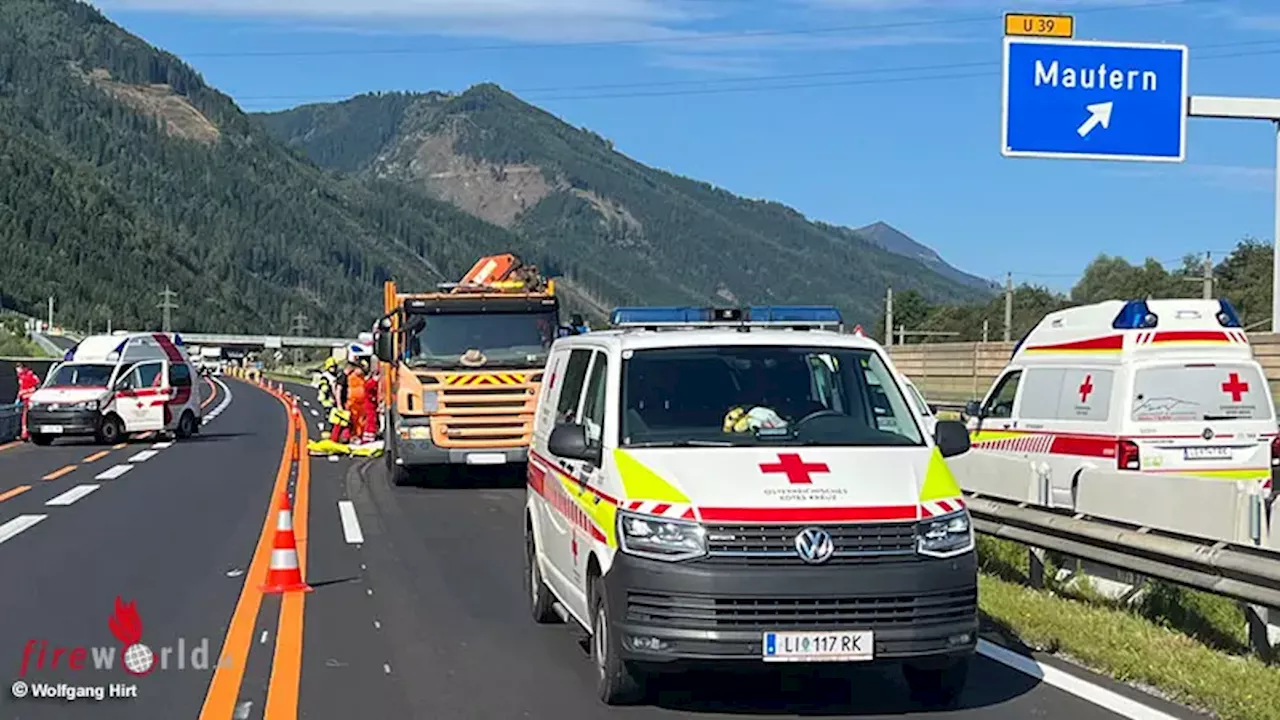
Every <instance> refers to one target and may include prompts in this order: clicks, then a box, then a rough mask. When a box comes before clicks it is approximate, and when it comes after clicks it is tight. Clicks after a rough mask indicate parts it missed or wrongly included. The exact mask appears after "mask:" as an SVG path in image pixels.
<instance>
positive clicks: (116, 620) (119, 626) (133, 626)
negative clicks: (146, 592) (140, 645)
mask: <svg viewBox="0 0 1280 720" xmlns="http://www.w3.org/2000/svg"><path fill="white" fill-rule="evenodd" d="M107 625H108V626H109V627H110V628H111V634H112V635H115V636H116V639H117V640H119V641H120V644H121V645H124V646H125V647H129V646H130V645H133V644H134V643H136V642H138V641H139V640H141V639H142V618H140V617H138V611H137V609H136V608H134V601H133V600H130V601H129V603H128V604H127V605H126V604H125V602H124V601H123V600H122V599H121V598H120V596H119V595H117V596H116V611H115V612H114V613H112V614H111V617H109V618H107Z"/></svg>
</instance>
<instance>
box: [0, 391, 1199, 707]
mask: <svg viewBox="0 0 1280 720" xmlns="http://www.w3.org/2000/svg"><path fill="white" fill-rule="evenodd" d="M225 386H226V388H229V389H230V393H231V395H228V393H227V391H226V389H224V388H223V387H221V386H219V387H217V388H216V392H215V393H214V394H213V395H211V396H210V397H209V398H208V402H209V403H210V405H209V407H210V409H212V408H215V407H223V411H222V412H221V413H220V415H219V416H218V417H217V418H216V419H214V420H213V421H212V422H211V423H210V424H209V426H208V427H207V428H206V429H205V432H204V434H202V436H200V437H199V438H197V439H194V440H192V441H190V442H185V443H176V444H173V445H171V446H165V447H159V448H156V447H154V443H151V442H137V443H133V444H130V445H127V446H117V447H115V448H105V449H100V448H96V447H93V446H88V445H80V444H69V445H65V446H64V445H61V444H59V445H55V446H54V447H52V448H34V447H30V446H20V447H14V448H10V449H7V450H4V451H0V485H3V487H0V563H2V564H0V567H3V568H4V569H5V570H6V573H5V575H6V577H8V578H20V579H21V582H18V583H13V584H11V585H9V586H8V587H7V588H6V592H4V593H0V617H5V618H8V619H10V621H9V622H5V623H0V655H3V654H4V653H8V654H9V655H10V659H9V660H7V661H0V667H5V666H6V663H7V667H8V668H9V669H10V672H9V675H10V676H9V677H3V678H0V679H2V680H4V681H6V682H12V681H14V680H18V679H22V680H24V681H27V682H30V681H38V680H46V681H51V680H60V681H64V682H67V683H72V684H76V685H102V684H104V683H110V682H116V683H125V684H134V683H136V684H137V685H138V697H137V698H136V699H119V700H103V701H102V702H95V701H92V700H79V701H76V702H74V703H67V702H65V701H53V700H31V699H25V700H22V701H17V700H14V699H13V698H12V697H8V696H7V695H8V694H7V693H5V695H6V696H5V697H0V718H11V717H20V718H23V719H24V720H25V719H27V718H45V717H48V718H62V717H76V716H78V715H81V714H83V715H84V716H86V717H88V716H90V715H92V716H93V717H120V718H125V717H129V718H137V717H172V718H200V720H213V719H214V718H216V719H217V720H231V718H233V717H235V718H262V717H266V718H268V719H269V720H275V719H276V718H280V719H281V720H283V719H284V718H289V719H290V720H292V719H293V718H298V717H302V718H321V719H328V718H334V719H335V720H338V719H344V720H345V719H346V718H350V717H377V718H411V717H422V718H441V719H447V720H452V719H453V718H457V719H458V720H480V719H484V718H493V719H495V720H498V719H501V720H507V719H508V718H548V719H551V720H560V719H563V718H579V717H582V718H587V717H590V718H610V717H618V718H639V719H650V718H652V719H658V718H662V719H668V718H673V719H674V718H712V717H724V716H726V715H734V714H740V715H743V716H750V717H755V718H794V717H814V716H823V717H833V718H855V717H856V718H875V717H883V718H890V717H892V718H908V719H911V718H922V717H932V716H944V717H948V718H951V717H955V718H990V719H993V720H1006V719H1007V720H1014V719H1015V718H1017V719H1018V720H1021V719H1022V718H1028V717H1035V718H1042V719H1044V720H1110V719H1113V718H1118V717H1131V718H1141V720H1164V719H1165V718H1190V717H1193V715H1192V713H1190V712H1189V711H1185V710H1182V709H1180V708H1177V707H1175V706H1172V705H1170V704H1168V703H1164V702H1162V701H1159V700H1156V699H1153V698H1150V697H1149V696H1146V695H1143V694H1141V693H1138V692H1137V691H1134V690H1131V689H1129V688H1125V687H1123V686H1119V685H1117V684H1115V683H1111V682H1109V681H1106V680H1104V679H1101V678H1098V677H1096V676H1093V675H1091V674H1089V673H1086V672H1084V671H1081V670H1078V669H1070V668H1066V672H1064V666H1063V665H1061V664H1060V663H1058V662H1055V661H1053V660H1050V659H1044V658H1036V660H1031V659H1026V658H1022V659H1016V658H1015V660H1014V661H1013V662H1015V663H1016V664H1022V665H1024V666H1027V669H1029V670H1031V671H1032V672H1034V673H1037V674H1041V675H1044V677H1045V680H1039V679H1037V678H1036V677H1033V676H1032V675H1029V674H1027V673H1024V672H1020V671H1018V670H1014V669H1011V668H1010V667H1008V666H1007V665H1005V664H1001V663H1000V662H996V661H994V660H991V659H989V658H987V657H980V658H979V659H978V661H977V667H976V671H975V672H974V674H973V675H972V677H971V681H970V684H969V689H968V691H967V692H966V694H965V696H964V698H963V702H962V707H961V708H960V709H958V710H955V711H951V712H947V713H936V712H935V713H930V712H928V711H926V710H924V709H922V708H919V707H915V706H913V705H912V704H911V703H910V701H909V700H908V699H907V697H906V691H905V689H904V688H903V687H902V683H901V681H900V680H899V679H898V678H897V675H896V673H894V672H892V671H890V670H879V669H864V668H860V669H858V670H857V671H855V672H853V673H852V675H851V676H849V675H845V676H842V675H841V674H839V673H836V672H831V673H824V674H822V676H818V677H801V676H799V675H796V674H790V675H786V674H779V673H771V674H763V675H758V676H727V675H690V676H688V677H686V678H681V679H680V680H679V681H677V682H669V683H667V684H666V685H664V686H663V688H662V690H661V692H660V693H659V694H658V696H657V697H656V698H655V700H654V702H653V703H652V704H650V705H647V706H639V707H631V708H606V707H604V706H602V705H600V704H598V702H597V701H596V699H595V697H594V694H593V688H592V681H591V672H592V669H591V666H590V664H589V662H588V659H587V656H586V651H585V649H584V645H583V643H582V638H581V634H580V633H575V632H571V631H570V629H569V628H568V627H566V626H562V625H552V626H537V625H535V624H534V623H533V622H532V621H531V620H530V619H529V615H528V612H527V610H526V607H525V602H526V601H525V594H524V592H523V589H522V579H521V578H522V565H521V554H522V537H521V511H522V506H523V498H524V490H523V484H522V483H523V479H522V478H521V477H519V476H513V475H510V474H508V475H506V476H505V477H504V476H503V475H490V476H474V475H473V476H468V477H464V476H462V475H459V476H458V477H456V478H455V480H454V481H453V482H450V483H444V484H440V485H437V486H430V487H428V486H423V487H409V488H396V487H393V486H392V485H391V484H390V483H389V482H388V480H387V478H386V476H385V471H384V468H383V464H382V461H381V460H380V459H375V460H353V459H342V460H339V461H337V462H329V461H327V460H326V459H324V458H315V459H312V460H310V461H309V462H303V463H302V464H300V465H298V466H297V468H296V471H294V470H293V469H291V468H292V465H293V464H292V463H290V462H289V461H288V459H287V457H286V456H287V454H288V452H287V450H288V447H289V443H288V441H287V440H286V436H287V434H288V428H289V424H288V422H287V415H286V412H285V409H284V408H285V405H284V403H283V402H281V401H280V400H278V399H276V398H275V397H273V396H271V395H269V394H268V393H267V392H265V391H263V390H261V389H259V388H256V387H252V386H250V385H247V384H245V383H242V382H239V381H235V380H226V381H225ZM293 389H294V390H295V391H296V392H298V394H299V395H300V396H301V398H302V403H301V405H300V410H301V414H302V417H303V418H304V419H305V421H306V423H307V424H308V426H309V431H310V433H311V435H312V436H316V435H318V434H319V433H318V430H319V428H318V427H317V423H318V422H319V420H320V413H319V412H318V410H317V409H316V408H315V407H314V405H315V400H314V397H311V395H310V390H309V389H303V388H301V387H298V388H293ZM224 403H226V404H225V405H224ZM153 449H154V450H155V453H154V454H148V453H149V452H150V451H151V450H153ZM139 453H142V454H141V455H139ZM116 467H128V468H130V469H129V470H127V471H112V472H109V473H108V476H109V475H111V474H114V473H115V472H123V474H122V475H119V476H118V477H115V478H114V479H107V480H95V477H98V476H100V475H102V474H103V473H104V472H105V471H108V470H110V469H111V468H116ZM46 478H48V479H46ZM90 486H96V488H94V489H92V490H84V489H81V490H77V489H76V488H81V487H85V488H87V487H90ZM289 486H291V487H292V488H293V498H294V500H293V502H294V519H295V524H296V525H295V526H296V528H297V531H298V537H299V556H300V565H301V566H302V568H303V571H304V573H305V575H306V578H307V580H308V582H309V583H310V584H311V585H312V586H313V588H314V590H313V591H312V592H310V593H305V594H301V593H298V594H291V595H287V596H285V597H284V598H283V599H282V598H281V597H280V596H278V595H265V596H264V595H263V594H262V593H261V591H260V587H261V584H262V583H263V581H264V578H265V572H266V558H267V557H268V556H269V550H270V532H269V530H270V528H271V527H274V524H275V517H274V514H273V513H272V512H271V505H272V496H273V493H275V492H278V491H279V490H280V489H281V488H284V487H289ZM19 488H29V489H26V490H19ZM68 493H70V495H68ZM58 497H61V498H62V500H61V501H56V500H55V498H58ZM51 501H52V502H55V504H54V505H50V503H51ZM57 502H61V503H63V504H60V505H59V504H56V503H57ZM34 517H40V518H42V519H41V520H39V521H35V522H34V524H29V523H31V522H33V521H32V520H31V519H30V518H34ZM23 518H27V519H23ZM117 595H120V596H122V597H123V599H124V600H125V601H129V600H133V601H136V603H137V611H138V614H139V616H140V617H141V621H142V625H143V631H142V642H143V643H146V644H148V645H149V646H150V647H152V648H153V649H155V650H156V651H157V652H160V648H163V647H173V646H176V645H177V644H178V642H179V638H181V639H182V641H183V644H184V647H185V650H186V655H187V656H188V657H189V656H190V654H191V651H192V648H198V647H201V645H202V643H204V642H207V646H208V647H209V650H208V651H207V654H208V656H209V658H211V659H212V658H216V657H218V656H219V655H220V654H221V655H224V656H225V658H226V660H225V661H224V662H225V664H226V667H223V668H220V669H218V670H217V671H216V672H214V671H212V670H210V669H208V668H203V669H192V668H191V663H190V661H189V660H188V662H186V663H185V665H186V667H184V668H182V669H179V668H177V667H176V665H177V660H176V658H175V657H172V656H171V658H170V661H169V667H168V669H163V670H157V671H155V672H152V673H151V674H150V675H148V676H146V677H143V678H141V679H137V678H132V677H130V676H129V675H127V674H126V673H125V672H124V671H122V670H120V669H119V668H116V669H112V670H110V671H93V670H82V671H72V670H66V669H48V668H45V669H40V668H36V667H35V662H36V661H35V659H34V658H35V657H36V653H32V655H31V659H30V660H29V661H28V666H29V667H28V671H27V675H26V677H23V678H20V677H19V676H20V672H21V668H22V664H23V656H24V647H26V646H27V644H28V642H29V641H31V640H36V641H41V640H43V641H47V643H48V648H49V649H48V651H47V654H46V659H47V660H50V659H51V658H52V657H53V655H54V649H55V648H74V647H79V646H89V647H93V646H103V647H117V646H119V645H120V643H119V641H117V640H116V639H115V638H113V637H112V633H111V631H110V630H109V628H108V622H107V618H108V616H109V615H110V614H111V613H112V610H113V603H114V600H115V597H116V596H117ZM34 647H39V643H38V642H37V644H36V645H35V646H34ZM117 652H118V647H117ZM992 652H998V650H997V651H992ZM62 657H63V658H64V659H63V662H64V663H65V658H66V657H67V654H66V653H64V654H63V656H62ZM1037 661H1038V662H1039V664H1037ZM1104 705H1105V706H1108V707H1111V708H1115V709H1118V710H1119V711H1120V712H1112V711H1109V710H1107V709H1104V707H1103V706H1104ZM86 707H92V708H93V709H92V710H85V708H86Z"/></svg>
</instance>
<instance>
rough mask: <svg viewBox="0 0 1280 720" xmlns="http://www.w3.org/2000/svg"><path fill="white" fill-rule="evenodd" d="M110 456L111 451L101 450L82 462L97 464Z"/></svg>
mask: <svg viewBox="0 0 1280 720" xmlns="http://www.w3.org/2000/svg"><path fill="white" fill-rule="evenodd" d="M110 454H111V451H110V450H100V451H98V452H96V453H94V454H92V455H90V456H89V457H87V458H85V459H84V460H81V462H87V463H91V462H97V461H99V460H101V459H102V458H104V457H106V456H108V455H110Z"/></svg>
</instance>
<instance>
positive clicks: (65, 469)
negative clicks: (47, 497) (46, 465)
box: [40, 465, 79, 480]
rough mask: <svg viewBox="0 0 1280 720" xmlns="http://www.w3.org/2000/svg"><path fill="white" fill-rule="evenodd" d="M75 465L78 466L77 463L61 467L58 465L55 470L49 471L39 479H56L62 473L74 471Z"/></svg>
mask: <svg viewBox="0 0 1280 720" xmlns="http://www.w3.org/2000/svg"><path fill="white" fill-rule="evenodd" d="M77 467H79V465H64V466H63V467H60V468H58V469H57V470H54V471H53V472H51V473H49V474H48V475H45V476H44V477H42V478H40V479H41V480H57V479H58V478H60V477H62V476H63V475H66V474H67V473H69V472H74V471H75V469H76V468H77Z"/></svg>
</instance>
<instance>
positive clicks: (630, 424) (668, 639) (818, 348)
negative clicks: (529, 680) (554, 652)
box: [524, 307, 978, 704]
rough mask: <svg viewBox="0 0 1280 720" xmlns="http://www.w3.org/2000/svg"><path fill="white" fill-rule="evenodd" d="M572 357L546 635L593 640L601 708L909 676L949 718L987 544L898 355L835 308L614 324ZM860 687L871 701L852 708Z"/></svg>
mask: <svg viewBox="0 0 1280 720" xmlns="http://www.w3.org/2000/svg"><path fill="white" fill-rule="evenodd" d="M612 324H613V328H612V329H609V330H603V331H593V332H589V333H585V334H581V335H575V336H571V337H565V338H561V339H559V340H557V341H556V342H555V345H553V346H552V349H551V357H550V359H549V360H548V361H547V365H546V369H545V371H544V374H543V377H544V378H545V379H544V382H543V384H542V389H541V395H540V397H539V400H538V411H537V416H536V418H535V421H534V428H533V441H532V445H531V448H530V452H529V466H528V467H529V480H528V493H527V499H526V516H525V539H526V559H527V564H526V566H525V573H524V575H525V578H526V582H527V584H528V585H527V590H528V594H527V597H528V598H529V600H530V603H531V611H532V614H533V617H534V618H535V620H536V621H537V622H551V621H554V620H555V619H556V618H557V617H563V618H565V619H571V620H572V621H573V622H575V623H577V624H579V625H581V626H582V627H583V628H585V629H586V631H587V632H588V633H589V634H590V635H591V637H592V639H591V648H592V649H591V656H592V658H593V660H594V662H595V673H594V674H595V676H596V681H597V692H598V694H599V696H600V698H601V699H602V700H603V701H604V702H606V703H609V704H618V703H623V702H635V701H638V700H641V699H642V698H644V697H645V690H646V687H647V683H648V682H649V681H651V680H652V679H654V678H656V677H657V676H658V675H659V674H661V673H662V672H663V671H669V670H678V669H680V668H682V667H685V666H688V665H699V664H720V663H728V664H747V665H753V664H759V663H796V662H801V663H857V662H892V663H897V664H901V665H902V668H903V672H904V675H905V678H906V680H907V685H908V687H909V689H910V691H911V692H912V694H914V695H916V696H917V697H918V698H920V699H921V700H924V701H926V702H937V703H941V704H946V703H949V702H951V701H954V700H955V699H956V697H957V696H958V694H959V693H960V691H961V688H962V687H963V686H964V683H965V677H966V672H967V669H968V662H969V659H970V657H971V656H972V654H973V651H974V647H975V643H976V642H977V635H976V633H977V628H978V622H977V564H976V559H975V556H974V539H973V529H972V527H971V526H970V519H969V513H968V510H967V509H966V508H965V505H964V502H963V500H962V498H961V492H960V488H959V487H958V486H957V485H956V482H955V480H954V479H953V478H952V476H951V473H950V471H949V470H948V469H947V463H946V461H945V460H944V458H948V457H955V456H958V455H961V454H963V453H964V452H966V451H967V450H968V449H969V437H968V433H967V432H966V430H965V428H964V426H963V425H962V424H960V423H957V422H938V423H937V429H936V431H935V432H934V433H929V432H927V431H926V430H925V429H924V428H925V418H924V417H923V416H922V415H921V414H920V413H919V412H918V411H917V410H916V409H915V406H914V405H913V404H912V402H911V400H910V399H908V397H907V395H906V394H905V392H904V390H903V386H904V385H903V379H902V377H901V375H899V374H898V373H897V371H896V370H895V369H894V367H893V363H892V361H891V360H890V359H889V357H888V355H887V354H886V353H885V352H884V350H883V348H881V347H880V346H879V345H877V344H876V343H875V342H874V341H872V340H871V339H869V338H866V337H863V336H861V335H856V334H845V333H841V332H839V330H840V329H841V327H842V325H843V323H842V320H841V316H840V312H839V311H838V310H837V309H836V308H833V307H750V308H728V309H724V308H719V309H712V308H618V309H617V310H615V311H614V313H613V322H612ZM855 692H856V691H855Z"/></svg>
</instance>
